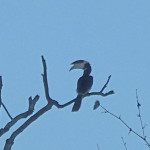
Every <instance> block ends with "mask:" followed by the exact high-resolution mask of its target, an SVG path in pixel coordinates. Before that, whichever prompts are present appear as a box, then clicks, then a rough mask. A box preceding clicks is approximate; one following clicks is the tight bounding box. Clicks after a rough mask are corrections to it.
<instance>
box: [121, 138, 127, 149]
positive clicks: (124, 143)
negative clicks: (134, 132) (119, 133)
mask: <svg viewBox="0 0 150 150" xmlns="http://www.w3.org/2000/svg"><path fill="white" fill-rule="evenodd" d="M121 139H122V142H123V145H124V148H125V149H126V150H127V146H126V145H127V144H126V142H125V141H124V139H123V137H121Z"/></svg>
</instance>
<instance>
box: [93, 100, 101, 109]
mask: <svg viewBox="0 0 150 150" xmlns="http://www.w3.org/2000/svg"><path fill="white" fill-rule="evenodd" d="M99 106H100V102H99V101H98V100H97V101H95V104H94V107H93V110H95V109H97V108H98V107H99Z"/></svg>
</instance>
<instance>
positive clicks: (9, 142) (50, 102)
mask: <svg viewBox="0 0 150 150" xmlns="http://www.w3.org/2000/svg"><path fill="white" fill-rule="evenodd" d="M42 63H43V72H44V73H43V74H42V77H43V84H44V90H45V97H46V100H47V105H46V106H45V107H43V108H41V109H40V110H39V111H38V112H37V113H35V114H34V115H33V116H31V117H30V118H29V119H28V120H27V121H25V122H24V123H23V125H21V126H20V127H19V128H18V129H17V130H16V131H14V132H13V133H12V135H11V136H10V138H9V139H7V140H6V143H5V147H4V150H11V147H12V145H13V144H14V140H15V138H16V137H17V136H18V135H19V134H20V133H21V132H22V131H24V130H25V129H26V128H27V127H28V126H29V125H30V124H31V123H33V122H34V121H35V120H36V119H38V118H39V117H40V116H42V115H43V114H44V113H46V112H47V111H48V110H50V109H51V108H52V106H53V105H55V106H56V107H57V108H64V107H66V106H68V105H70V104H72V103H73V102H74V101H75V99H73V100H71V101H69V102H67V103H65V104H63V105H60V104H59V103H58V102H57V101H56V100H53V99H52V98H51V97H50V95H49V88H48V80H47V67H46V61H45V59H44V57H43V56H42ZM110 77H111V76H109V78H108V80H107V82H106V84H105V85H104V86H103V88H102V89H101V90H100V92H92V93H88V94H87V95H85V96H84V97H86V96H91V95H101V96H108V95H111V94H114V92H113V91H110V92H108V93H103V91H104V89H105V88H106V87H107V84H108V82H109V80H110Z"/></svg>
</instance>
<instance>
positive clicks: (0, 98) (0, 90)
mask: <svg viewBox="0 0 150 150" xmlns="http://www.w3.org/2000/svg"><path fill="white" fill-rule="evenodd" d="M2 86H3V83H2V76H0V107H1V106H3V108H4V110H5V111H6V113H7V115H8V117H9V118H10V119H11V120H12V119H13V118H12V117H11V115H10V113H9V112H8V110H7V108H6V106H5V105H4V103H3V102H2V95H1V93H2Z"/></svg>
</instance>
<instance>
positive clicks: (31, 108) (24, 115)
mask: <svg viewBox="0 0 150 150" xmlns="http://www.w3.org/2000/svg"><path fill="white" fill-rule="evenodd" d="M38 100H39V96H38V95H36V96H35V98H34V99H32V98H31V97H29V107H28V111H26V112H24V113H22V114H19V115H17V116H16V117H15V118H13V119H12V120H11V121H10V122H8V123H7V124H6V126H5V127H4V128H1V129H0V137H1V136H2V135H3V134H5V133H6V132H8V131H9V129H10V128H11V127H12V126H13V125H14V124H16V123H17V122H18V121H19V120H21V119H23V118H27V117H28V116H30V115H31V114H32V113H33V112H34V106H35V104H36V102H37V101H38Z"/></svg>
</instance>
